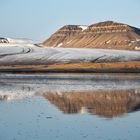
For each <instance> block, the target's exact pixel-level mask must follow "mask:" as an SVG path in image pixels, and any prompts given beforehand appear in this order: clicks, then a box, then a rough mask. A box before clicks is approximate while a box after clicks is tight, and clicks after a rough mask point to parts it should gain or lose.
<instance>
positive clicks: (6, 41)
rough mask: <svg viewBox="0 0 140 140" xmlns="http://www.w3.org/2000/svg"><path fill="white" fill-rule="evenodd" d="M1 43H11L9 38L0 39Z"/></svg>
mask: <svg viewBox="0 0 140 140" xmlns="http://www.w3.org/2000/svg"><path fill="white" fill-rule="evenodd" d="M0 43H9V41H8V39H7V38H2V37H0Z"/></svg>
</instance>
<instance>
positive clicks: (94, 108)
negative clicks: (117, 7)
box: [0, 75, 140, 118]
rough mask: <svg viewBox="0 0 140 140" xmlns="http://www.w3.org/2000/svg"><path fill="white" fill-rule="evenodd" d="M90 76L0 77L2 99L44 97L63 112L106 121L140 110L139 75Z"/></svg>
mask: <svg viewBox="0 0 140 140" xmlns="http://www.w3.org/2000/svg"><path fill="white" fill-rule="evenodd" d="M89 77H90V78H89ZM89 77H88V78H87V76H86V75H85V76H78V78H77V76H76V75H75V76H72V77H71V76H67V77H65V76H64V77H63V75H60V77H58V76H56V77H55V76H54V75H53V76H52V77H51V76H50V77H47V76H37V77H36V76H23V75H20V76H17V77H16V78H12V77H11V76H1V78H0V100H1V101H11V100H17V99H23V98H27V97H28V98H29V97H33V96H36V97H38V96H41V97H44V98H45V99H47V101H49V102H50V103H51V104H53V105H54V106H56V107H57V108H58V109H59V110H61V111H62V112H63V113H66V114H72V113H89V114H92V115H93V114H94V115H98V116H100V117H105V118H112V117H116V116H122V115H124V114H126V113H130V112H134V111H137V110H139V109H140V87H139V83H140V76H134V77H133V76H128V77H129V78H128V77H122V76H121V78H120V77H119V76H118V78H116V76H115V77H114V78H113V77H112V76H109V75H103V76H101V77H98V76H95V75H94V76H92V75H91V76H89Z"/></svg>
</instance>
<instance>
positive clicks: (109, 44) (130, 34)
mask: <svg viewBox="0 0 140 140" xmlns="http://www.w3.org/2000/svg"><path fill="white" fill-rule="evenodd" d="M42 44H43V45H45V46H47V47H64V48H98V49H101V48H102V49H123V50H140V29H138V28H135V27H132V26H129V25H127V24H122V23H116V22H113V21H105V22H99V23H96V24H92V25H90V26H85V25H84V26H83V25H66V26H64V27H62V28H60V29H59V30H58V31H57V32H55V33H54V34H53V35H52V36H51V37H50V38H49V39H47V40H45V41H44V42H43V43H42Z"/></svg>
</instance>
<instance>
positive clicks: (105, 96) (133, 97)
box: [42, 90, 140, 118]
mask: <svg viewBox="0 0 140 140" xmlns="http://www.w3.org/2000/svg"><path fill="white" fill-rule="evenodd" d="M42 96H43V97H45V98H46V99H48V100H49V101H50V102H51V103H52V104H54V105H55V106H57V107H58V108H59V109H60V110H61V111H63V112H64V113H68V114H71V113H85V112H89V113H90V114H96V115H99V116H103V117H107V118H110V117H115V116H120V115H123V114H125V113H129V112H133V111H136V110H138V109H140V92H137V91H135V90H118V91H116V90H112V91H89V92H88V91H86V92H65V93H62V92H61V93H57V92H56V93H43V94H42Z"/></svg>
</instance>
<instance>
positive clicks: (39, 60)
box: [0, 44, 140, 65]
mask: <svg viewBox="0 0 140 140" xmlns="http://www.w3.org/2000/svg"><path fill="white" fill-rule="evenodd" d="M121 61H125V62H126V61H140V52H139V51H127V50H107V49H87V48H82V49H81V48H45V47H42V46H36V45H33V44H0V65H31V64H32V65H40V64H43V65H49V64H64V63H79V62H121Z"/></svg>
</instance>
